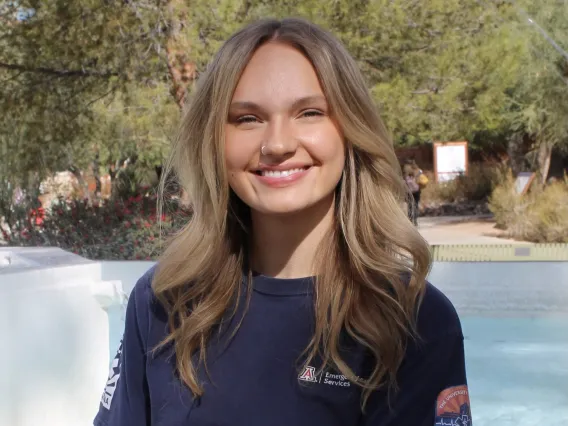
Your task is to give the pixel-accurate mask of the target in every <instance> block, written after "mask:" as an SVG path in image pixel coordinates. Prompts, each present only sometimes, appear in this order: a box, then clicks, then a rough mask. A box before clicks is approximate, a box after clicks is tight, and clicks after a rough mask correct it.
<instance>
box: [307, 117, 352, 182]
mask: <svg viewBox="0 0 568 426" xmlns="http://www.w3.org/2000/svg"><path fill="white" fill-rule="evenodd" d="M330 127H331V128H329V129H327V130H325V131H321V132H319V134H318V135H317V137H313V138H311V139H310V140H309V142H308V143H307V146H306V148H307V149H308V150H309V151H310V154H311V156H312V157H313V159H314V160H315V161H317V162H318V163H320V164H321V165H323V166H326V167H327V168H328V170H329V171H330V173H334V172H338V173H341V172H342V171H343V167H344V164H345V142H344V141H343V136H342V135H341V134H340V133H339V132H338V131H337V129H336V128H335V127H334V126H330ZM336 169H337V170H336ZM334 174H335V173H334Z"/></svg>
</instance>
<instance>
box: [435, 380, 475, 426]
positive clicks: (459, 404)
mask: <svg viewBox="0 0 568 426" xmlns="http://www.w3.org/2000/svg"><path fill="white" fill-rule="evenodd" d="M435 425H436V426H472V422H471V407H470V402H469V391H468V389H467V386H465V385H463V386H454V387H451V388H448V389H445V390H444V391H443V392H441V393H440V395H439V396H438V399H437V401H436V423H435Z"/></svg>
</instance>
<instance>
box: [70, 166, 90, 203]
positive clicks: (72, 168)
mask: <svg viewBox="0 0 568 426" xmlns="http://www.w3.org/2000/svg"><path fill="white" fill-rule="evenodd" d="M68 170H69V171H70V172H71V173H73V176H75V178H76V179H77V182H78V183H79V186H80V187H81V188H82V189H83V198H87V199H88V200H89V202H90V201H91V194H90V193H89V182H87V181H86V180H85V178H84V177H83V174H82V173H81V170H79V169H78V168H77V167H75V166H73V165H71V166H69V168H68Z"/></svg>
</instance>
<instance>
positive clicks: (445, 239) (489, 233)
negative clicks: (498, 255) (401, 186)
mask: <svg viewBox="0 0 568 426" xmlns="http://www.w3.org/2000/svg"><path fill="white" fill-rule="evenodd" d="M418 229H419V231H420V233H421V234H422V236H423V237H424V238H425V239H426V241H428V242H429V243H430V244H432V245H440V244H497V245H501V244H522V242H519V241H515V240H510V239H505V238H499V237H498V235H499V234H500V233H501V231H499V230H498V229H495V222H494V221H493V220H492V219H491V216H438V217H421V218H419V219H418ZM524 244H526V243H524Z"/></svg>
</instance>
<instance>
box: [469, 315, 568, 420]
mask: <svg viewBox="0 0 568 426" xmlns="http://www.w3.org/2000/svg"><path fill="white" fill-rule="evenodd" d="M462 324H463V329H464V335H465V338H466V341H465V347H466V363H467V373H468V376H469V387H470V394H471V404H472V416H473V424H474V425H475V426H495V425H499V426H537V425H546V426H561V425H562V426H565V425H566V424H568V318H566V317H556V318H542V317H540V318H479V317H462Z"/></svg>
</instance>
